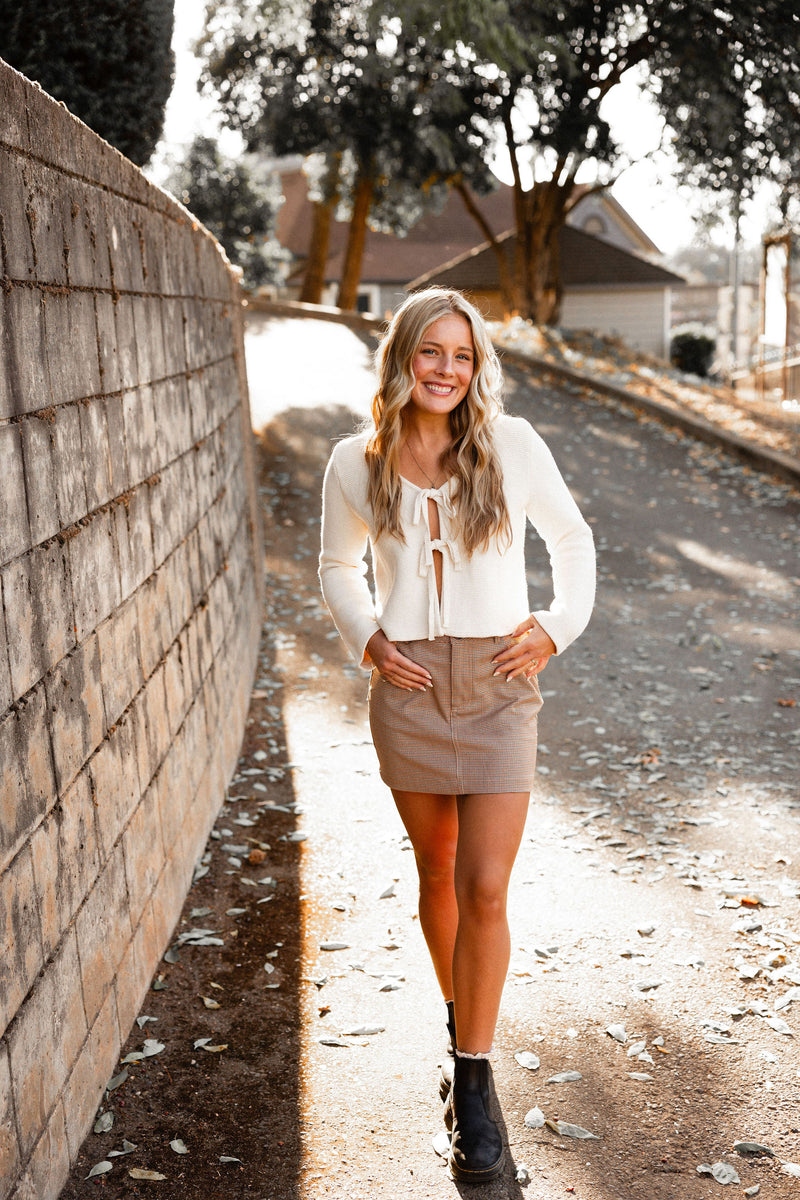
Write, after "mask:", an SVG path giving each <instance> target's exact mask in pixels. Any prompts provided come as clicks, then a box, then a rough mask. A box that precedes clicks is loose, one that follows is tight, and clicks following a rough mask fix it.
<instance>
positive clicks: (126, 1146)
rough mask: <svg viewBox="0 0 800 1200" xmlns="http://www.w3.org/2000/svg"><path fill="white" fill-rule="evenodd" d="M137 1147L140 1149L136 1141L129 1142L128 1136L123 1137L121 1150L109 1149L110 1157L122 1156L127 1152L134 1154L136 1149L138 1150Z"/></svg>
mask: <svg viewBox="0 0 800 1200" xmlns="http://www.w3.org/2000/svg"><path fill="white" fill-rule="evenodd" d="M137 1149H138V1147H137V1146H136V1144H135V1143H134V1142H129V1141H128V1139H127V1138H123V1139H122V1149H121V1150H109V1152H108V1157H109V1158H122V1157H124V1155H126V1154H133V1152H134V1150H137Z"/></svg>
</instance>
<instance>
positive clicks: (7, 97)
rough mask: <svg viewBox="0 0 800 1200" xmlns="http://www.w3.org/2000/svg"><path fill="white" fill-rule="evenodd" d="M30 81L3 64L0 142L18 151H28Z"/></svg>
mask: <svg viewBox="0 0 800 1200" xmlns="http://www.w3.org/2000/svg"><path fill="white" fill-rule="evenodd" d="M30 86H31V85H30V81H29V80H27V79H25V78H24V76H22V75H20V74H19V72H18V71H15V70H14V69H13V67H9V66H8V64H7V63H3V78H2V87H3V103H2V105H0V141H3V142H5V143H6V145H8V146H14V147H15V148H16V149H18V150H29V149H30V136H29V134H28V114H27V92H28V89H29V88H30Z"/></svg>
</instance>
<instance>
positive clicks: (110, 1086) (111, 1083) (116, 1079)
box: [106, 1067, 128, 1092]
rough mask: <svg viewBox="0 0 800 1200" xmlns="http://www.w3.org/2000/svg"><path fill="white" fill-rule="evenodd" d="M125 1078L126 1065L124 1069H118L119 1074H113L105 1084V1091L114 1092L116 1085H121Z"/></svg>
mask: <svg viewBox="0 0 800 1200" xmlns="http://www.w3.org/2000/svg"><path fill="white" fill-rule="evenodd" d="M127 1078H128V1069H127V1067H126V1068H125V1070H124V1071H120V1073H119V1075H115V1076H114V1078H113V1079H112V1080H110V1081H109V1082H108V1083H107V1084H106V1091H107V1092H115V1091H116V1090H117V1088H118V1087H122V1085H123V1083H125V1081H126V1079H127Z"/></svg>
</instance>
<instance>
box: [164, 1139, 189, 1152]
mask: <svg viewBox="0 0 800 1200" xmlns="http://www.w3.org/2000/svg"><path fill="white" fill-rule="evenodd" d="M169 1148H170V1150H174V1151H175V1153H176V1154H188V1153H189V1150H188V1147H187V1145H186V1143H185V1142H184V1141H182V1140H181V1138H173V1140H172V1141H171V1142H170V1144H169Z"/></svg>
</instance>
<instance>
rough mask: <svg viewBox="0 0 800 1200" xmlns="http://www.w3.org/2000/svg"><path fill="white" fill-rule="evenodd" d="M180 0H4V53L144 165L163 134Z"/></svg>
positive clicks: (0, 28) (0, 43)
mask: <svg viewBox="0 0 800 1200" xmlns="http://www.w3.org/2000/svg"><path fill="white" fill-rule="evenodd" d="M173 2H174V0H91V2H90V0H0V57H2V58H4V59H5V60H6V62H8V63H10V64H11V66H12V67H16V69H17V70H18V71H21V72H22V73H23V74H24V75H27V76H28V77H29V78H30V79H34V80H36V82H37V83H40V84H41V85H42V87H43V88H44V90H45V91H46V92H49V94H50V95H51V96H53V97H55V99H56V100H61V101H63V102H64V104H66V106H67V108H69V110H70V112H73V113H74V114H75V116H77V117H80V119H81V120H82V121H85V122H86V124H87V125H89V126H91V128H92V129H94V130H95V131H96V132H97V133H99V134H100V136H101V137H103V138H105V139H106V141H108V142H110V143H111V144H112V146H116V147H117V149H118V150H121V151H122V153H123V154H125V155H127V157H128V158H130V159H131V160H132V161H133V162H135V163H137V164H138V165H139V166H143V165H144V164H145V163H147V162H148V161H149V159H150V157H151V155H152V153H153V151H154V149H155V147H156V143H157V142H158V139H159V138H160V136H161V130H162V128H163V124H164V109H165V107H166V103H167V100H168V99H169V95H170V92H171V91H172V81H173V72H174V56H173V53H172V49H171V41H172V27H173V22H174V17H173Z"/></svg>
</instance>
